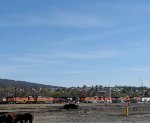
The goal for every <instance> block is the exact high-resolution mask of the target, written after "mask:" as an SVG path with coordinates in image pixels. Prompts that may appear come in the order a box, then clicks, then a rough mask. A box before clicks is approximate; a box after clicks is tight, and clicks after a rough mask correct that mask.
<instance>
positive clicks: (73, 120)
mask: <svg viewBox="0 0 150 123" xmlns="http://www.w3.org/2000/svg"><path fill="white" fill-rule="evenodd" d="M63 105H64V104H11V105H0V112H31V113H34V122H33V123H149V122H150V121H149V119H150V104H130V105H129V116H128V117H126V116H125V104H107V105H105V104H79V109H74V110H73V109H69V110H65V109H62V107H63Z"/></svg>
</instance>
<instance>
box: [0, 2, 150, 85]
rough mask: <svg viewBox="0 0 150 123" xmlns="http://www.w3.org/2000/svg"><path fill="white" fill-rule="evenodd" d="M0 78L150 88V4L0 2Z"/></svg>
mask: <svg viewBox="0 0 150 123" xmlns="http://www.w3.org/2000/svg"><path fill="white" fill-rule="evenodd" d="M0 78H5V79H14V80H22V81H29V82H35V83H36V82H37V83H42V84H49V85H58V86H67V87H70V86H83V85H84V84H86V85H88V86H92V85H97V84H98V85H101V84H102V85H106V86H108V85H111V86H114V85H132V86H141V85H142V82H143V84H144V85H145V86H148V87H149V86H150V1H149V0H1V1H0Z"/></svg>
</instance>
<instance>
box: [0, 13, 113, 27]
mask: <svg viewBox="0 0 150 123" xmlns="http://www.w3.org/2000/svg"><path fill="white" fill-rule="evenodd" d="M0 25H1V26H27V25H28V26H44V25H45V26H63V27H78V28H83V27H84V28H88V27H112V26H113V24H112V22H111V21H110V20H109V19H108V18H101V17H99V16H97V15H90V14H88V13H79V12H68V11H64V10H55V11H51V12H49V13H48V12H47V13H46V14H43V15H39V14H37V13H34V14H33V13H32V14H24V15H23V14H7V15H3V17H2V19H1V22H0Z"/></svg>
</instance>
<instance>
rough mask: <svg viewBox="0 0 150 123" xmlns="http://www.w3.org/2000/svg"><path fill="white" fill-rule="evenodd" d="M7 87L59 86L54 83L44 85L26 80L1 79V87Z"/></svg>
mask: <svg viewBox="0 0 150 123" xmlns="http://www.w3.org/2000/svg"><path fill="white" fill-rule="evenodd" d="M7 87H13V88H58V86H52V85H44V84H38V83H31V82H26V81H15V80H9V79H0V88H7Z"/></svg>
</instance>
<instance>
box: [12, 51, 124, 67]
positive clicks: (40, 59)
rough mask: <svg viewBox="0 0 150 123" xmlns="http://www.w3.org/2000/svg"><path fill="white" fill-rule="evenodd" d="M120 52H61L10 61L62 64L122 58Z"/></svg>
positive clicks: (21, 57)
mask: <svg viewBox="0 0 150 123" xmlns="http://www.w3.org/2000/svg"><path fill="white" fill-rule="evenodd" d="M121 55H122V53H121V52H119V51H97V52H95V51H94V52H84V53H81V52H76V53H74V52H60V53H58V52H57V53H55V54H52V53H48V54H29V55H25V56H20V57H12V58H11V59H10V60H12V61H17V62H23V63H37V64H39V63H48V64H49V63H60V62H61V61H64V60H69V59H77V60H78V59H80V60H85V59H90V60H92V59H107V58H114V57H119V56H121Z"/></svg>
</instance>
